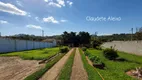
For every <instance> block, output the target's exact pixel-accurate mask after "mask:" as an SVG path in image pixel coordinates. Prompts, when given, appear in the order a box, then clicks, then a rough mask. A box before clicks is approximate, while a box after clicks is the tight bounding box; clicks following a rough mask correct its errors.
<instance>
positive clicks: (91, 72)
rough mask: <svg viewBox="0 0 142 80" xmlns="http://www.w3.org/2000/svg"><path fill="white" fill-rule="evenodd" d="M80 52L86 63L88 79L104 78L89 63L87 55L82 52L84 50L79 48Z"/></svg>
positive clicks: (98, 79)
mask: <svg viewBox="0 0 142 80" xmlns="http://www.w3.org/2000/svg"><path fill="white" fill-rule="evenodd" d="M79 52H80V54H81V58H82V61H83V64H84V68H85V69H86V72H87V74H88V80H102V79H101V77H100V76H99V74H98V73H97V71H96V70H95V69H94V67H92V66H91V65H89V64H88V61H87V60H86V57H85V55H84V54H83V53H82V50H81V49H79Z"/></svg>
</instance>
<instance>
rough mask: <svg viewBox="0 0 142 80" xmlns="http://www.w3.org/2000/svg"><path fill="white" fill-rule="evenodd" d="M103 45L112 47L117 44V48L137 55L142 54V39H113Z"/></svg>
mask: <svg viewBox="0 0 142 80" xmlns="http://www.w3.org/2000/svg"><path fill="white" fill-rule="evenodd" d="M102 46H104V47H106V48H110V46H113V47H114V46H115V49H117V50H119V51H124V52H128V53H133V54H137V55H142V41H138V42H137V41H113V42H106V43H104V44H103V45H102Z"/></svg>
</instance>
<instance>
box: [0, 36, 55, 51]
mask: <svg viewBox="0 0 142 80" xmlns="http://www.w3.org/2000/svg"><path fill="white" fill-rule="evenodd" d="M54 46H56V41H53V43H48V42H37V41H29V40H16V39H9V38H0V53H3V52H13V51H22V50H31V49H39V48H48V47H54Z"/></svg>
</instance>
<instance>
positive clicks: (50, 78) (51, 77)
mask: <svg viewBox="0 0 142 80" xmlns="http://www.w3.org/2000/svg"><path fill="white" fill-rule="evenodd" d="M73 50H74V49H71V50H70V51H69V52H68V53H67V54H66V55H65V56H64V57H63V58H61V59H60V60H59V61H58V62H57V63H56V64H55V65H54V66H53V67H52V68H51V69H49V70H48V71H47V72H46V73H45V74H44V75H43V76H42V78H40V79H39V80H56V78H57V77H58V75H59V73H60V71H61V69H62V68H63V66H64V64H65V63H66V61H67V59H68V58H69V56H70V55H71V53H72V51H73Z"/></svg>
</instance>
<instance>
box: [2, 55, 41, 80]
mask: <svg viewBox="0 0 142 80" xmlns="http://www.w3.org/2000/svg"><path fill="white" fill-rule="evenodd" d="M38 62H39V61H36V60H22V59H21V58H19V57H0V80H23V79H24V78H25V77H27V76H28V75H30V74H32V73H34V72H35V71H37V70H38V69H40V68H42V67H44V64H40V65H39V64H38Z"/></svg>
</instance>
